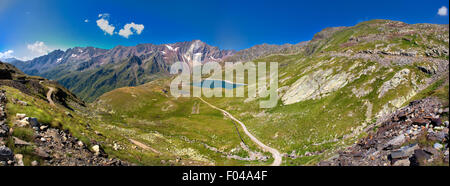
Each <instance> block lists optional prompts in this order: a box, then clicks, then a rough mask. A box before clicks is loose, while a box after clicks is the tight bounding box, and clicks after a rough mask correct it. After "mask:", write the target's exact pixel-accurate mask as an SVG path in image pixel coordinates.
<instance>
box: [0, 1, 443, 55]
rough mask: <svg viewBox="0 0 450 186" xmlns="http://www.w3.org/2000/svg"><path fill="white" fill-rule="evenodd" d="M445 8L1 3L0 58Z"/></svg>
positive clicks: (274, 37) (273, 34)
mask: <svg viewBox="0 0 450 186" xmlns="http://www.w3.org/2000/svg"><path fill="white" fill-rule="evenodd" d="M443 6H445V8H442V7H443ZM448 7H449V5H448V1H447V0H427V1H424V0H401V1H396V0H381V1H373V2H372V1H367V2H366V1H361V0H342V1H334V0H333V1H332V0H330V1H321V0H316V1H299V0H292V1H289V0H273V1H264V0H259V1H256V0H221V1H218V0H170V1H166V0H164V1H163V0H148V1H137V0H126V1H115V0H97V1H93V0H76V1H75V0H74V1H71V0H64V1H58V0H0V25H1V26H0V57H2V56H3V57H7V56H13V57H17V58H22V59H27V58H28V59H29V58H32V57H36V56H39V55H42V54H45V53H47V52H49V51H51V50H54V49H59V48H60V49H67V48H71V47H75V46H81V47H84V46H94V47H99V48H113V47H114V46H116V45H124V46H132V45H136V44H139V43H154V44H162V43H174V42H180V41H190V40H194V39H200V40H202V41H204V42H206V43H208V44H210V45H213V46H218V47H220V48H223V49H235V50H240V49H244V48H249V47H251V46H253V45H256V44H262V43H269V44H284V43H298V42H301V41H306V40H310V39H311V38H312V37H313V35H314V34H315V33H317V32H319V31H320V30H322V29H323V28H326V27H332V26H352V25H355V24H357V23H359V22H362V21H367V20H371V19H391V20H398V21H403V22H406V23H411V24H412V23H437V24H448V22H449V17H448ZM439 9H441V11H440V13H441V14H440V15H439V14H438V11H439ZM100 14H101V15H100ZM106 21H107V22H106ZM133 23H134V24H133ZM100 27H102V28H103V30H102V28H100ZM112 27H114V30H112ZM121 30H122V31H121ZM125 36H127V37H125Z"/></svg>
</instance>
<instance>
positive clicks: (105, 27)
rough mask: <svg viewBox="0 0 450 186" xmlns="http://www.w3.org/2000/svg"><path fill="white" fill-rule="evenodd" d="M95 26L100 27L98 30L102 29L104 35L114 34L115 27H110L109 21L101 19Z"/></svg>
mask: <svg viewBox="0 0 450 186" xmlns="http://www.w3.org/2000/svg"><path fill="white" fill-rule="evenodd" d="M100 15H101V14H100ZM100 15H99V16H100ZM97 26H98V27H100V29H102V30H103V31H104V32H105V34H106V33H108V34H109V35H113V33H114V29H115V27H114V26H113V25H110V24H109V21H108V20H106V19H104V18H103V17H102V18H100V19H99V20H97Z"/></svg>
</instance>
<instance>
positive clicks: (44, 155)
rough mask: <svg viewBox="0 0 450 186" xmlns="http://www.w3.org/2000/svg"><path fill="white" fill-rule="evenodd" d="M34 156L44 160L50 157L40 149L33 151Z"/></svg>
mask: <svg viewBox="0 0 450 186" xmlns="http://www.w3.org/2000/svg"><path fill="white" fill-rule="evenodd" d="M34 154H35V155H37V156H39V157H41V158H44V159H49V158H50V155H49V154H48V153H47V152H45V151H44V150H43V149H42V148H40V147H39V148H35V149H34Z"/></svg>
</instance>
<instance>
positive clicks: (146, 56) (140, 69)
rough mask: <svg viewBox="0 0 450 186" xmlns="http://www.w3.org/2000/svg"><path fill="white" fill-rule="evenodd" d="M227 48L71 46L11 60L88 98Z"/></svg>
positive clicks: (215, 56) (197, 44)
mask: <svg viewBox="0 0 450 186" xmlns="http://www.w3.org/2000/svg"><path fill="white" fill-rule="evenodd" d="M233 54H234V51H231V50H220V49H219V48H217V47H213V46H210V45H207V44H206V43H204V42H202V41H199V40H194V41H189V42H179V43H173V44H163V45H153V44H139V45H137V46H131V47H125V46H116V47H114V48H112V49H109V50H106V49H100V48H94V47H75V48H70V49H67V50H66V51H61V50H55V51H53V52H51V53H49V54H47V55H44V56H41V57H38V58H35V59H33V60H31V61H25V62H21V61H13V62H11V63H12V64H13V65H15V66H17V67H18V68H19V69H21V70H22V71H23V72H25V73H27V74H30V75H37V76H42V77H45V78H48V79H52V80H55V81H58V82H59V83H61V84H62V85H63V86H65V87H67V88H68V89H69V90H71V91H72V92H74V93H75V94H77V95H78V96H80V97H81V98H82V99H84V100H87V101H92V100H94V99H95V98H96V97H98V96H100V95H102V94H103V93H105V92H107V91H110V90H113V89H115V88H119V87H124V86H136V85H140V84H144V83H146V82H149V81H151V80H154V79H157V78H160V77H163V76H166V75H168V71H169V68H170V65H171V64H173V63H174V62H178V61H181V62H186V63H188V64H189V65H190V66H192V65H193V63H194V62H200V63H203V62H208V61H221V60H222V59H223V58H225V57H227V56H231V55H233Z"/></svg>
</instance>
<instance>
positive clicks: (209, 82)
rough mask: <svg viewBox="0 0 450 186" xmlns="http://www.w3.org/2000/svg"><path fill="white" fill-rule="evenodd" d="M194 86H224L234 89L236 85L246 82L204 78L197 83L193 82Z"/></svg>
mask: <svg viewBox="0 0 450 186" xmlns="http://www.w3.org/2000/svg"><path fill="white" fill-rule="evenodd" d="M192 85H193V86H196V87H204V88H208V87H209V88H217V87H222V88H225V89H234V88H236V87H240V86H243V85H244V84H240V83H230V82H227V81H224V80H210V79H206V80H203V81H201V82H197V83H192Z"/></svg>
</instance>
